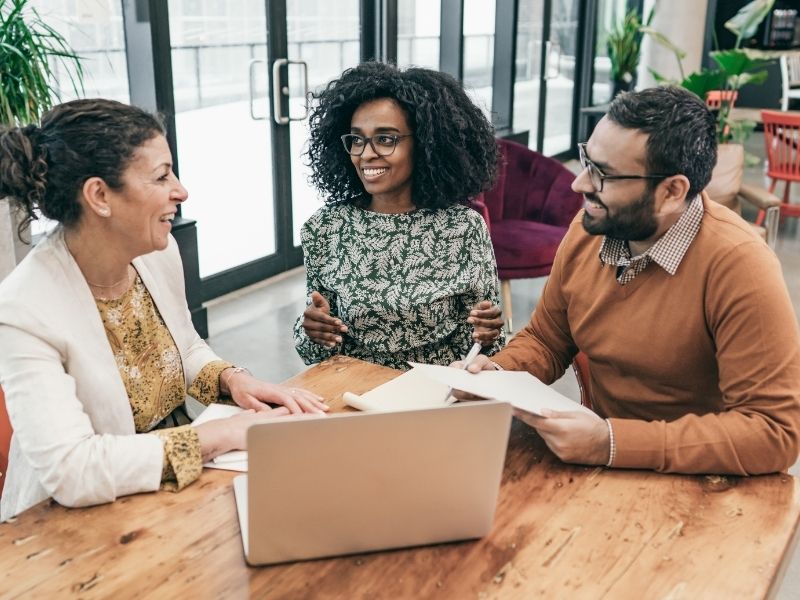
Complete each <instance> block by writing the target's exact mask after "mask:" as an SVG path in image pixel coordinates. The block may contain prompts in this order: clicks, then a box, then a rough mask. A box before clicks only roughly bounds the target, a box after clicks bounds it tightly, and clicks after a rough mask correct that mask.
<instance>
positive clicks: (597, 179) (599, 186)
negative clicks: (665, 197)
mask: <svg viewBox="0 0 800 600" xmlns="http://www.w3.org/2000/svg"><path fill="white" fill-rule="evenodd" d="M578 159H579V160H580V161H581V169H582V170H584V171H585V170H586V169H588V170H589V180H590V181H591V182H592V187H593V188H594V189H595V191H597V192H602V191H603V183H604V182H605V181H606V179H612V180H613V179H666V178H667V177H672V175H606V174H605V173H603V172H602V171H601V170H600V167H598V166H597V165H596V164H594V163H593V162H592V161H591V160H589V157H588V156H586V142H582V143H580V144H578Z"/></svg>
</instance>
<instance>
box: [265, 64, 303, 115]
mask: <svg viewBox="0 0 800 600" xmlns="http://www.w3.org/2000/svg"><path fill="white" fill-rule="evenodd" d="M289 65H300V66H302V67H303V109H304V110H303V115H302V116H300V117H292V116H291V114H288V115H284V114H283V108H282V104H283V102H282V100H283V96H286V97H287V98H288V97H289V93H290V92H289V85H288V82H287V84H286V85H284V84H283V82H282V81H281V67H284V66H286V67H288V66H289ZM287 76H288V70H287ZM308 110H309V109H308V64H307V63H306V62H305V61H304V60H289V59H288V58H278V59H276V60H275V62H273V63H272V114H273V115H274V116H275V122H276V123H277V124H278V125H287V124H288V123H290V122H291V121H303V120H305V119H306V118H307V117H308ZM290 112H291V111H290Z"/></svg>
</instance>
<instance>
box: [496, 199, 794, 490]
mask: <svg viewBox="0 0 800 600" xmlns="http://www.w3.org/2000/svg"><path fill="white" fill-rule="evenodd" d="M703 206H704V210H705V213H704V215H703V220H702V224H701V226H700V231H699V232H698V234H697V237H696V238H695V240H694V241H693V242H692V245H691V246H690V247H689V250H688V251H687V253H686V255H685V256H684V258H683V261H682V262H681V264H680V266H679V268H678V271H677V272H676V274H675V275H674V276H670V275H669V274H668V273H667V272H666V271H664V270H663V269H662V268H661V267H659V266H658V265H657V264H655V263H651V264H650V265H649V266H648V267H647V268H646V269H645V270H644V271H643V272H642V273H641V274H639V275H638V276H637V277H636V278H635V279H634V280H633V281H632V282H630V283H629V284H627V285H625V286H621V285H619V284H618V283H617V281H616V279H615V273H616V268H615V267H613V266H607V265H604V264H603V263H602V262H601V261H600V259H599V257H598V252H599V249H600V242H601V237H600V236H590V235H588V234H587V233H586V232H585V231H584V230H583V227H582V226H581V223H580V220H581V216H582V213H579V214H578V217H577V218H576V219H575V221H574V222H573V223H572V226H571V227H570V229H569V232H568V233H567V235H566V237H565V238H564V240H563V242H562V243H561V247H560V248H559V251H558V255H557V256H556V260H555V263H554V265H553V270H552V273H551V274H550V278H549V280H548V281H547V284H546V285H545V288H544V291H543V293H542V298H541V300H540V301H539V304H538V306H537V307H536V310H535V311H534V313H533V315H532V317H531V321H530V323H528V325H527V326H526V327H525V329H524V330H523V331H522V332H520V333H519V334H518V335H517V336H516V337H515V338H514V339H513V340H512V341H511V342H510V343H509V344H508V346H507V347H506V348H505V349H504V350H502V351H501V352H500V353H498V354H497V355H495V356H494V357H493V359H494V360H495V361H496V362H497V363H498V364H500V365H501V366H503V367H504V368H506V369H518V370H527V371H530V372H531V373H532V374H534V375H535V376H537V377H538V378H539V379H541V380H542V381H544V382H545V383H552V382H553V381H555V380H556V379H558V378H559V377H560V376H561V375H562V374H563V373H564V370H565V369H566V368H567V367H568V366H569V364H570V362H571V361H572V358H573V356H574V355H575V353H576V352H577V350H578V348H580V349H581V350H582V351H583V352H585V353H586V354H587V356H588V357H589V364H590V374H591V384H592V392H593V404H594V409H595V410H596V411H597V412H598V413H599V414H600V415H601V416H604V417H609V418H610V419H611V424H612V426H613V429H614V437H615V441H616V445H617V453H616V459H615V461H614V466H615V467H628V468H647V469H655V470H657V471H665V472H680V473H733V474H739V475H743V474H757V473H769V472H774V471H780V470H783V469H786V468H788V467H789V466H791V465H792V464H793V463H794V462H795V460H797V456H798V447H799V444H800V345H799V343H798V328H797V319H796V317H795V314H794V310H793V308H792V303H791V301H790V299H789V295H788V292H787V290H786V285H785V283H784V281H783V276H782V274H781V266H780V263H779V262H778V260H777V258H776V257H775V255H774V253H773V252H772V251H771V250H770V249H769V248H768V247H767V245H766V244H764V242H763V241H761V240H760V239H758V238H757V237H756V236H755V235H754V234H753V232H752V231H751V229H750V228H749V226H748V225H747V224H746V223H745V222H744V221H742V220H741V219H740V218H739V217H738V216H737V215H735V214H734V213H733V212H731V211H730V210H728V209H726V208H724V207H722V206H720V205H718V204H716V203H714V202H704V204H703Z"/></svg>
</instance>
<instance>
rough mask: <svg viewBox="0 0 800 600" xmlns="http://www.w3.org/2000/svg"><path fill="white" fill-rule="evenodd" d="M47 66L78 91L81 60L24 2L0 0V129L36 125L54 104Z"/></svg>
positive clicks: (53, 80) (51, 75) (51, 76)
mask: <svg viewBox="0 0 800 600" xmlns="http://www.w3.org/2000/svg"><path fill="white" fill-rule="evenodd" d="M53 61H56V62H58V61H60V62H61V63H62V64H63V65H64V66H65V67H66V71H67V73H69V80H70V83H71V85H72V88H73V89H74V90H75V92H76V93H77V94H80V92H81V91H82V90H83V70H82V69H81V59H80V57H79V56H78V55H77V54H76V53H75V52H73V51H72V50H71V49H70V47H69V45H68V44H67V42H66V40H65V39H64V37H63V36H61V35H60V34H59V33H58V32H57V31H55V30H54V29H53V28H52V27H50V26H49V25H48V24H47V23H45V22H44V21H43V20H42V19H41V17H40V16H39V13H38V12H37V11H36V9H35V8H33V7H32V6H30V5H29V1H28V0H0V124H3V125H6V126H15V125H24V124H27V123H35V122H38V121H39V119H40V117H41V115H42V113H43V112H44V111H46V110H47V109H49V108H50V107H51V106H52V104H53V100H54V99H58V98H59V96H58V89H57V87H56V78H55V75H54V73H53V64H54V62H53Z"/></svg>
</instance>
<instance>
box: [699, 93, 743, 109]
mask: <svg viewBox="0 0 800 600" xmlns="http://www.w3.org/2000/svg"><path fill="white" fill-rule="evenodd" d="M738 98H739V92H737V91H736V90H711V91H710V92H706V106H707V107H708V108H709V110H719V109H720V108H722V105H723V103H725V104H730V107H731V108H733V105H734V104H736V100H737V99H738Z"/></svg>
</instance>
